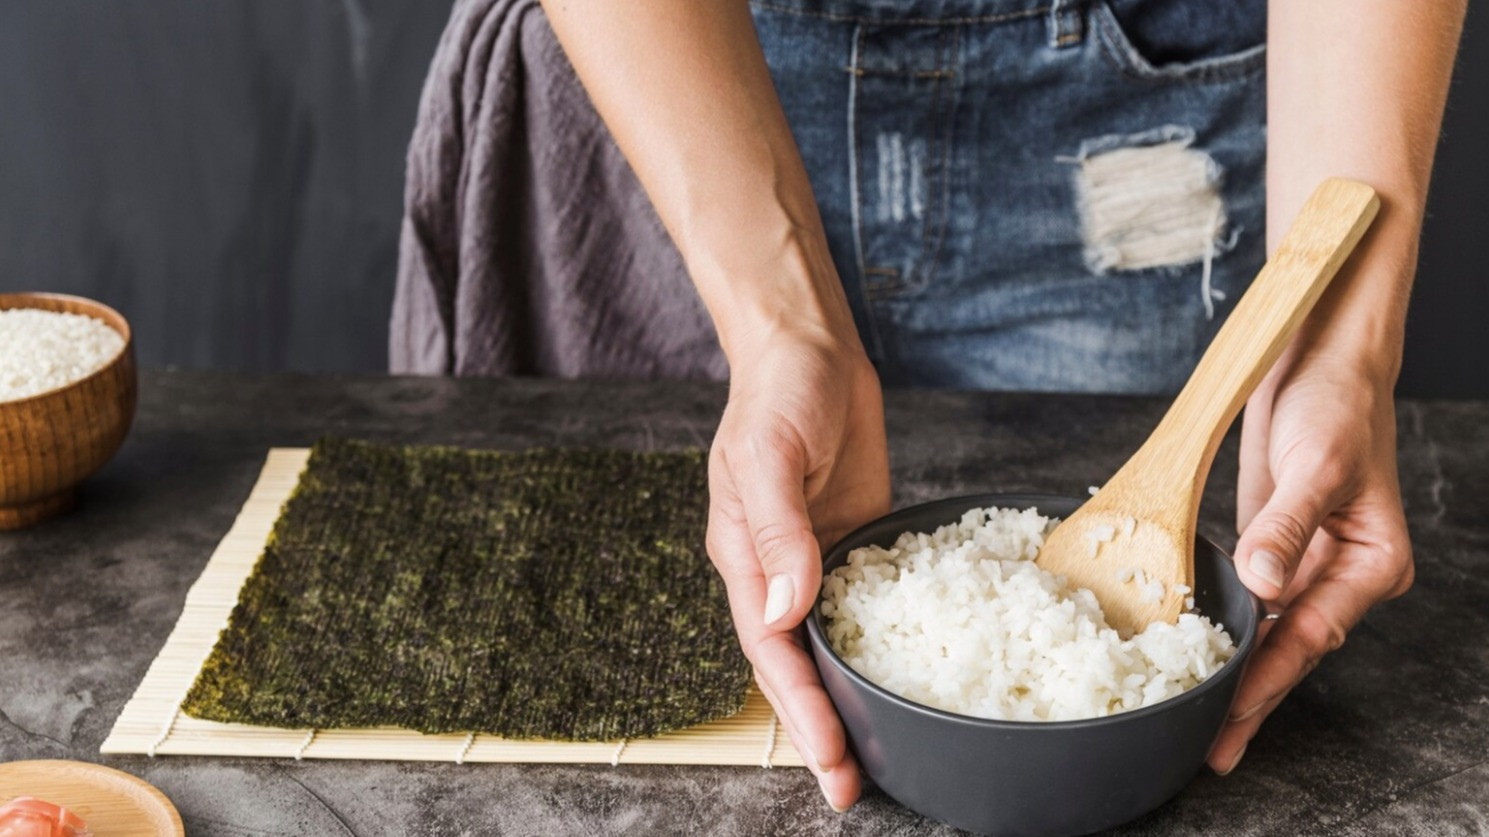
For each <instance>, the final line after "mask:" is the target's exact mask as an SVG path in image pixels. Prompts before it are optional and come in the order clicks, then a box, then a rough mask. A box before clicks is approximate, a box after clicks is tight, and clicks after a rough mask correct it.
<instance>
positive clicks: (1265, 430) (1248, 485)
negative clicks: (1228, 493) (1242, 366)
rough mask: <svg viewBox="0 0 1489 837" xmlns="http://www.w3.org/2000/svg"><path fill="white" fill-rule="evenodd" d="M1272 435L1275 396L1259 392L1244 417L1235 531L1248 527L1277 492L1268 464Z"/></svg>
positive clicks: (1237, 481) (1238, 531)
mask: <svg viewBox="0 0 1489 837" xmlns="http://www.w3.org/2000/svg"><path fill="white" fill-rule="evenodd" d="M1271 432H1272V396H1271V393H1270V392H1260V391H1259V392H1257V393H1256V394H1255V395H1253V396H1252V397H1251V400H1250V401H1248V402H1246V413H1245V415H1244V416H1243V417H1242V418H1241V458H1240V472H1239V474H1238V476H1237V477H1236V532H1237V533H1240V532H1244V531H1246V527H1247V526H1248V525H1249V524H1250V523H1251V521H1252V519H1253V518H1255V517H1256V513H1257V512H1259V511H1261V508H1262V506H1264V505H1266V503H1267V498H1268V497H1271V496H1272V492H1273V491H1274V490H1276V487H1277V486H1276V484H1275V483H1273V482H1272V469H1271V467H1270V465H1269V464H1268V462H1269V460H1268V454H1269V447H1268V444H1269V439H1270V435H1271Z"/></svg>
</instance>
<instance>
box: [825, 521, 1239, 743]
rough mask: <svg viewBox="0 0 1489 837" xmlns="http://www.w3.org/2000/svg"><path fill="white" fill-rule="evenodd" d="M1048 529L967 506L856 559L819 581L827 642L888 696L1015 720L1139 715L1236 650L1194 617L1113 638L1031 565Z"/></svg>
mask: <svg viewBox="0 0 1489 837" xmlns="http://www.w3.org/2000/svg"><path fill="white" fill-rule="evenodd" d="M1057 522H1058V521H1056V520H1052V519H1050V518H1046V517H1043V516H1041V515H1040V514H1039V513H1038V512H1036V511H1035V510H1034V509H1024V510H1022V511H1020V510H1017V509H997V508H988V509H973V510H971V511H969V512H967V513H966V514H965V515H963V516H962V519H961V521H960V522H959V523H956V524H954V525H950V526H943V527H941V528H940V529H937V530H936V532H935V533H934V534H924V533H908V532H907V533H906V534H903V535H901V536H900V538H899V540H898V541H896V542H895V544H894V546H893V547H891V548H889V549H882V548H879V547H866V548H863V549H855V550H854V551H853V552H852V553H850V554H849V556H848V563H847V564H845V565H844V566H842V567H839V568H838V569H836V570H833V571H832V573H831V574H829V575H828V576H827V578H826V579H825V580H824V581H823V588H824V594H823V603H822V613H823V615H824V616H825V617H826V621H827V636H828V641H829V642H831V643H832V646H833V648H834V649H835V650H836V651H837V652H838V654H839V655H840V656H841V657H842V658H843V659H844V660H845V661H847V663H848V664H849V665H851V666H852V667H853V668H854V669H855V670H857V671H858V672H859V673H860V674H862V675H863V676H865V677H867V678H868V679H869V680H872V681H873V682H875V683H878V684H879V685H880V686H883V687H884V688H886V689H888V690H890V691H891V692H894V693H895V694H898V695H901V696H903V697H906V698H908V699H910V700H913V701H915V702H917V703H921V704H925V705H926V706H932V707H935V708H937V709H944V710H946V711H949V712H956V713H958V714H962V715H971V716H974V717H979V718H998V719H1004V720H1016V721H1062V720H1073V719H1077V718H1092V717H1098V716H1103V715H1110V714H1113V713H1115V712H1122V711H1125V710H1129V709H1136V708H1138V707H1141V706H1148V705H1150V704H1154V703H1157V702H1159V701H1161V700H1165V699H1167V698H1171V697H1174V696H1176V695H1178V694H1180V693H1182V692H1183V691H1184V690H1186V689H1189V688H1192V687H1194V686H1195V685H1197V684H1199V683H1200V682H1201V681H1203V680H1204V679H1205V678H1206V677H1208V676H1210V675H1211V674H1213V673H1214V672H1215V671H1216V670H1217V669H1219V668H1220V667H1221V665H1223V664H1224V663H1225V661H1226V660H1228V659H1230V658H1231V656H1232V655H1233V654H1234V653H1235V646H1234V644H1233V643H1232V642H1231V638H1230V637H1229V636H1228V635H1227V634H1226V633H1225V632H1224V631H1223V630H1221V627H1220V626H1218V625H1214V624H1212V623H1211V622H1210V620H1209V619H1207V618H1205V617H1203V616H1200V615H1199V614H1196V613H1184V614H1181V615H1180V616H1179V621H1178V624H1176V625H1170V624H1167V623H1162V622H1160V623H1156V624H1153V625H1150V626H1149V627H1148V628H1147V630H1144V631H1143V632H1142V633H1140V634H1138V635H1136V636H1134V637H1133V638H1131V639H1129V640H1123V639H1122V638H1121V637H1119V636H1118V635H1117V632H1116V631H1115V630H1113V629H1112V628H1109V627H1107V624H1106V619H1105V617H1104V616H1103V615H1102V613H1101V607H1100V606H1099V605H1098V604H1097V602H1096V597H1095V596H1094V595H1093V594H1092V593H1091V591H1089V590H1085V589H1074V590H1073V589H1070V588H1069V587H1067V586H1066V585H1065V580H1064V578H1063V577H1060V576H1056V575H1053V574H1051V573H1049V572H1046V571H1045V570H1042V569H1040V568H1039V567H1038V566H1036V565H1035V564H1034V560H1033V559H1034V557H1035V556H1036V555H1037V554H1038V553H1039V547H1040V546H1041V545H1042V544H1043V543H1044V538H1045V536H1046V535H1047V534H1048V533H1049V532H1050V531H1051V530H1052V529H1053V528H1054V525H1055V523H1057ZM1152 583H1153V584H1157V585H1159V587H1158V589H1159V592H1160V593H1161V591H1162V583H1161V582H1158V581H1156V580H1155V581H1153V582H1152Z"/></svg>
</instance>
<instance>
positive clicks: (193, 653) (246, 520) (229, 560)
mask: <svg viewBox="0 0 1489 837" xmlns="http://www.w3.org/2000/svg"><path fill="white" fill-rule="evenodd" d="M309 456H310V451H309V450H308V449H305V448H274V449H272V450H270V451H269V457H268V459H267V461H265V463H264V469H263V471H262V472H261V473H260V474H259V479H258V482H257V483H256V484H255V485H254V487H253V492H252V493H251V494H249V497H248V501H247V502H246V503H244V504H243V509H242V511H240V512H239V513H238V519H237V520H236V521H234V522H233V526H232V528H231V529H229V530H228V533H227V535H226V536H225V537H224V538H223V539H222V542H221V543H220V544H218V546H217V549H216V551H215V552H213V553H212V557H211V559H210V560H208V561H207V567H206V569H204V570H203V571H202V575H201V577H200V578H198V579H197V581H196V583H195V584H194V585H192V588H191V591H190V592H189V593H188V594H187V596H186V607H185V609H184V610H183V611H182V613H181V618H180V620H178V621H177V622H176V627H175V630H173V631H172V632H171V636H170V638H169V639H167V640H166V643H165V647H164V648H162V649H161V651H160V655H159V656H157V657H156V658H155V661H154V662H153V663H151V664H150V669H149V671H147V672H146V673H145V679H144V681H143V682H141V683H140V687H139V689H137V690H136V691H135V693H134V697H132V698H130V700H129V702H128V703H127V704H125V706H124V711H123V712H122V713H121V714H120V715H119V719H118V720H117V721H115V722H114V728H113V730H112V731H111V732H110V733H109V737H108V739H107V740H106V741H104V742H103V746H102V747H101V748H100V751H101V752H103V753H143V754H145V755H149V756H156V755H193V756H265V757H271V758H294V759H302V758H308V759H380V760H390V761H452V762H456V763H457V764H458V763H463V762H555V763H557V762H563V763H571V764H572V763H580V764H584V763H588V764H611V765H619V764H737V765H757V766H761V767H787V766H790V767H800V766H802V760H801V756H800V755H798V754H797V752H796V750H795V749H794V748H792V746H791V742H790V741H789V740H788V739H787V737H786V735H785V734H784V732H783V730H782V728H781V726H780V722H779V721H778V720H777V719H776V717H775V713H774V712H773V711H772V710H771V708H770V704H769V703H768V702H766V700H765V697H764V696H763V695H761V694H760V692H759V690H758V689H757V688H756V687H755V686H753V685H752V686H751V687H750V692H749V695H748V697H747V698H746V699H745V705H744V709H742V710H740V712H739V713H738V714H737V715H734V716H733V717H730V718H726V719H724V720H722V721H715V722H713V723H709V724H703V725H700V726H696V727H692V728H690V729H685V730H679V731H677V732H673V733H668V734H666V735H660V736H657V737H655V738H641V739H632V740H625V741H608V742H570V741H516V740H509V739H503V738H498V737H496V736H494V735H486V734H484V733H483V734H467V735H460V734H450V735H424V734H422V733H418V732H414V731H412V730H405V729H395V728H376V729H336V730H313V729H276V728H273V727H257V726H248V725H245V724H223V723H218V722H216V721H203V720H199V719H197V718H192V717H189V716H187V715H186V714H184V713H182V712H181V711H180V706H181V701H182V700H184V699H185V697H186V691H187V689H189V688H190V687H191V684H192V683H193V682H194V681H195V680H196V676H197V672H198V671H200V669H201V667H202V663H203V662H204V661H205V660H206V659H207V655H208V653H210V652H211V650H212V646H213V645H214V644H216V642H217V634H218V632H219V631H221V630H222V628H223V627H225V626H226V625H227V621H228V616H229V615H230V614H231V613H232V611H233V606H234V605H235V604H237V601H238V591H239V589H240V588H241V587H242V586H243V582H244V581H246V580H247V579H248V576H249V574H250V573H251V572H252V571H253V565H254V563H255V562H257V561H258V558H259V555H260V553H261V552H263V549H264V544H265V543H266V542H267V540H268V538H269V532H270V530H271V529H272V528H273V527H274V522H275V520H277V519H278V517H279V510H280V507H281V506H282V505H283V504H284V502H285V501H286V500H287V499H289V496H290V492H292V491H293V490H294V488H295V484H296V482H297V481H298V480H299V478H300V472H301V470H303V469H304V467H305V462H306V460H307V458H308V457H309Z"/></svg>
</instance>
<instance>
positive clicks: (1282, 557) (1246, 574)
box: [1236, 476, 1331, 600]
mask: <svg viewBox="0 0 1489 837" xmlns="http://www.w3.org/2000/svg"><path fill="white" fill-rule="evenodd" d="M1330 510H1331V506H1330V504H1329V492H1328V491H1327V490H1325V488H1324V487H1322V486H1320V485H1318V484H1317V483H1315V482H1312V481H1310V480H1309V478H1308V477H1307V476H1302V477H1299V476H1291V477H1290V478H1283V479H1280V480H1278V483H1277V487H1276V488H1275V489H1273V491H1272V496H1271V497H1270V498H1268V500H1267V502H1266V504H1265V505H1263V506H1262V508H1261V510H1260V511H1259V512H1257V514H1256V516H1255V517H1253V518H1252V519H1251V522H1250V523H1249V524H1247V526H1246V530H1245V531H1244V532H1242V533H1241V539H1240V541H1239V542H1237V543H1236V570H1237V573H1238V574H1239V575H1240V577H1241V583H1242V584H1245V585H1246V587H1247V589H1249V590H1251V592H1253V593H1255V594H1256V595H1258V596H1260V597H1261V598H1263V599H1268V600H1272V599H1276V598H1278V597H1280V596H1281V595H1282V591H1283V590H1285V589H1287V584H1288V582H1289V581H1291V580H1292V577H1293V574H1294V573H1296V572H1297V570H1298V565H1299V564H1300V563H1302V561H1303V554H1304V553H1305V552H1307V551H1308V544H1309V543H1310V542H1311V541H1312V540H1313V535H1314V533H1315V532H1317V531H1318V527H1319V525H1320V524H1322V523H1323V520H1324V518H1325V517H1327V516H1328V514H1329V511H1330Z"/></svg>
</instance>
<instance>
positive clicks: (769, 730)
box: [760, 707, 777, 770]
mask: <svg viewBox="0 0 1489 837" xmlns="http://www.w3.org/2000/svg"><path fill="white" fill-rule="evenodd" d="M776 723H777V718H776V713H775V708H774V707H772V708H771V711H770V724H769V725H768V726H767V727H766V732H765V755H764V756H763V757H761V759H760V766H761V767H763V768H765V769H766V770H769V769H771V768H772V767H775V765H773V764H771V763H770V757H771V755H772V754H773V753H775V751H776Z"/></svg>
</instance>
